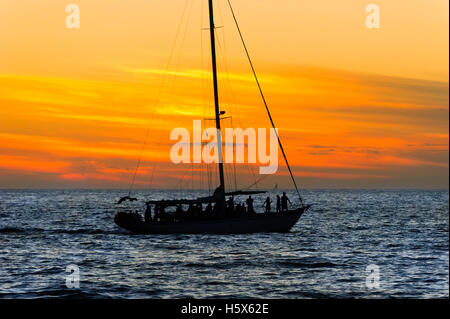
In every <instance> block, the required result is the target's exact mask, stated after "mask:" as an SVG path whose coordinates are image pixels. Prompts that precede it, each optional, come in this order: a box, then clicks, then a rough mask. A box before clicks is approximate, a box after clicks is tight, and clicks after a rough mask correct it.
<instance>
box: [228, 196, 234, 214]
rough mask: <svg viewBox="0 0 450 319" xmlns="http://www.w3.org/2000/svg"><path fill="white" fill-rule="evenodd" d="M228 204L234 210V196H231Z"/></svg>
mask: <svg viewBox="0 0 450 319" xmlns="http://www.w3.org/2000/svg"><path fill="white" fill-rule="evenodd" d="M227 204H228V208H229V209H230V211H233V210H234V198H233V196H231V197H230V198H229V199H228V202H227Z"/></svg>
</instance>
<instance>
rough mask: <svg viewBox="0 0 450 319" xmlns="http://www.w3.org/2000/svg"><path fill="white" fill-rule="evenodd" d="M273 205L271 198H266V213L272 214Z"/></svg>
mask: <svg viewBox="0 0 450 319" xmlns="http://www.w3.org/2000/svg"><path fill="white" fill-rule="evenodd" d="M271 203H272V201H271V200H270V197H268V196H267V198H266V204H265V207H266V213H270V204H271Z"/></svg>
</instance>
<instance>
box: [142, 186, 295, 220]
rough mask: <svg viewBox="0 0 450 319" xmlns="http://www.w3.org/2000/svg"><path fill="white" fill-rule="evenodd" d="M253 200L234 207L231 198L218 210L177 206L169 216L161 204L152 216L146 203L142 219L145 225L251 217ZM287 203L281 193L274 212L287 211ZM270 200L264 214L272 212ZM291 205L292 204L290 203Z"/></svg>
mask: <svg viewBox="0 0 450 319" xmlns="http://www.w3.org/2000/svg"><path fill="white" fill-rule="evenodd" d="M253 201H254V200H253V198H252V196H249V197H248V198H247V199H246V201H245V204H241V203H238V204H236V205H235V203H234V197H233V196H231V197H230V198H229V199H228V200H227V201H226V204H225V209H224V210H223V209H220V206H219V204H217V203H216V204H214V205H213V204H212V203H208V204H207V206H206V209H204V210H203V205H202V203H200V202H199V203H196V204H193V203H191V204H189V208H188V209H187V210H186V211H185V210H183V207H182V205H177V208H176V211H175V214H169V213H167V212H166V211H165V208H166V207H165V206H164V205H161V204H156V205H155V212H154V214H153V216H152V207H151V205H150V204H149V203H147V209H146V210H145V214H144V219H145V222H146V223H150V222H153V221H155V222H173V221H177V220H178V221H180V220H188V219H203V218H204V219H211V218H217V217H221V216H222V217H223V214H224V213H225V214H226V215H227V216H243V215H252V214H255V213H256V212H255V209H254V206H253ZM288 202H289V203H291V201H290V200H289V198H288V197H287V195H286V193H285V192H283V195H282V196H280V195H277V201H276V212H277V213H280V212H285V211H287V210H288ZM271 204H272V200H271V199H270V197H267V198H266V200H265V202H264V207H265V213H270V212H272V209H271ZM291 204H292V203H291Z"/></svg>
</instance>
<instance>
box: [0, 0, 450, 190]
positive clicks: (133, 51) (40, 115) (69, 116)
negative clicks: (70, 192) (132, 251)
mask: <svg viewBox="0 0 450 319" xmlns="http://www.w3.org/2000/svg"><path fill="white" fill-rule="evenodd" d="M215 2H216V3H215V5H216V20H217V21H216V24H217V26H223V28H220V29H217V35H218V48H217V50H218V62H219V65H218V67H219V72H220V74H219V80H220V100H221V104H222V105H223V106H222V109H224V110H226V111H227V113H228V114H229V115H231V116H232V117H233V122H232V123H231V121H229V120H227V121H225V122H224V126H230V125H233V126H234V127H237V126H240V127H242V128H244V129H245V128H247V127H269V126H270V123H269V122H268V119H267V116H266V114H265V110H264V106H263V104H262V103H261V100H260V98H259V96H258V91H257V87H256V85H255V83H254V81H253V79H252V77H251V73H250V69H249V66H248V64H247V62H246V59H245V55H244V52H243V50H242V46H241V45H240V43H239V38H238V35H237V33H236V30H235V28H234V25H233V22H232V20H231V16H230V13H229V10H228V7H227V3H226V1H225V0H215ZM69 3H77V4H78V5H79V6H80V10H81V28H80V29H78V30H76V29H67V28H66V26H65V19H66V16H67V14H66V13H65V6H66V5H67V4H69ZM232 3H233V5H234V9H235V11H236V14H237V16H238V19H239V21H240V24H241V28H242V31H243V33H244V36H245V38H246V41H247V45H248V47H249V49H250V52H251V54H252V57H253V60H254V64H255V66H256V69H257V71H258V73H259V75H260V78H261V82H262V86H263V89H264V91H265V93H266V97H267V100H268V102H269V106H270V108H271V111H272V115H273V117H274V119H275V123H276V125H277V127H278V128H279V133H280V136H281V138H282V140H283V141H284V144H285V148H286V150H287V154H288V157H289V159H290V162H291V165H292V166H293V169H294V172H295V174H296V176H297V181H298V183H299V184H300V185H301V187H311V188H312V187H337V188H341V187H342V188H346V187H355V188H360V187H363V188H375V187H376V188H394V187H395V188H411V187H413V188H448V177H449V170H448V163H449V157H448V154H449V148H448V142H449V135H448V132H449V126H448V116H449V105H448V98H449V86H448V67H449V65H448V58H449V52H448V45H449V43H448V26H449V16H448V9H449V8H448V6H449V4H448V1H445V0H442V1H441V0H431V1H430V0H428V1H426V0H424V1H419V0H416V1H410V0H409V1H408V0H397V1H372V2H367V1H361V0H348V1H344V2H343V3H342V2H340V1H333V0H322V1H298V0H283V5H280V1H275V0H259V1H256V0H233V1H232ZM368 3H377V4H378V5H379V7H380V9H381V28H380V29H368V28H367V27H366V26H365V19H366V16H367V13H366V12H365V6H366V5H367V4H368ZM185 8H186V9H185ZM206 9H207V1H206V0H189V1H188V2H187V4H186V0H171V1H167V0H166V1H163V0H154V1H141V0H128V1H106V0H95V1H93V0H89V1H88V0H78V1H75V0H74V1H67V2H66V1H63V0H40V1H33V0H3V1H1V2H0V41H1V42H0V43H2V46H1V50H0V188H28V187H33V188H41V187H42V188H49V187H50V188H53V187H54V188H57V187H64V188H74V187H81V188H90V187H102V188H110V187H114V188H116V187H128V186H129V184H130V181H131V178H132V175H133V171H134V168H135V167H136V164H137V159H138V158H139V156H140V153H141V148H142V142H143V141H144V140H146V142H147V144H146V147H145V151H144V153H143V158H142V159H143V160H142V165H141V169H140V170H139V171H138V176H137V182H136V186H137V187H164V188H186V187H193V188H199V187H201V188H208V187H211V185H215V183H217V176H216V172H215V168H214V167H210V168H209V169H208V168H207V167H206V166H205V165H198V166H191V165H174V164H172V163H171V162H170V157H169V150H170V147H171V145H172V144H173V142H171V141H170V139H169V136H170V131H171V130H172V129H173V128H176V127H186V128H190V127H191V126H192V120H194V119H203V118H205V117H211V116H212V115H213V107H212V86H211V76H210V74H209V72H210V71H209V70H210V57H209V34H208V31H207V30H202V28H205V27H207V11H206ZM184 10H185V11H184ZM183 12H184V15H183V19H181V17H182V14H183ZM180 22H181V24H180ZM179 26H181V27H180V32H179V33H178V36H177V37H176V34H177V30H178V27H179ZM171 53H172V54H171ZM165 74H166V75H165ZM148 127H150V129H149V131H148V135H147V128H148ZM146 136H147V138H146ZM280 161H281V158H280ZM236 172H237V173H238V175H239V180H238V181H237V184H238V187H239V186H240V187H246V186H248V185H249V184H252V183H253V182H254V180H255V179H259V176H255V174H257V173H258V170H257V167H247V166H244V165H238V166H237V167H236ZM226 173H227V175H226V176H227V177H229V178H228V182H227V187H231V188H234V187H235V184H234V178H233V176H232V175H233V174H234V171H233V169H232V168H231V167H229V166H227V167H226ZM208 174H209V175H210V176H211V177H212V180H210V181H209V182H208V178H207V176H208ZM276 183H277V184H279V185H280V187H290V184H289V179H288V178H287V176H286V170H285V168H281V169H280V172H279V173H278V174H276V175H275V176H269V177H265V178H263V179H262V180H261V181H260V182H259V184H258V185H259V187H273V185H275V184H276Z"/></svg>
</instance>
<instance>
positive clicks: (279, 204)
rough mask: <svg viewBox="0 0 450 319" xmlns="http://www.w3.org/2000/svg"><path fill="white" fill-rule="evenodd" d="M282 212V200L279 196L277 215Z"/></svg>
mask: <svg viewBox="0 0 450 319" xmlns="http://www.w3.org/2000/svg"><path fill="white" fill-rule="evenodd" d="M280 212H281V198H280V195H277V213H280Z"/></svg>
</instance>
